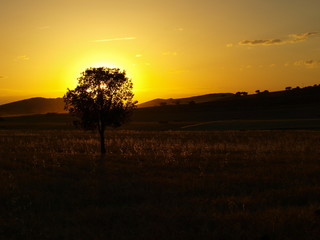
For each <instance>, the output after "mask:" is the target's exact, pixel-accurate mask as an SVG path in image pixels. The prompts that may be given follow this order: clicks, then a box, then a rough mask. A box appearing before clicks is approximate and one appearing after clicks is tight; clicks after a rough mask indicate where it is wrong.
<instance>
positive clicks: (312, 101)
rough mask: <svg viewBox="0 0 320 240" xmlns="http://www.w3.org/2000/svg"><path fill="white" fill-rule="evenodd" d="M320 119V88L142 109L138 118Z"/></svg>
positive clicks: (163, 120)
mask: <svg viewBox="0 0 320 240" xmlns="http://www.w3.org/2000/svg"><path fill="white" fill-rule="evenodd" d="M297 118H320V87H308V88H304V89H293V90H290V91H279V92H270V93H260V94H253V95H247V96H237V95H233V96H232V97H228V98H226V99H221V100H217V101H214V102H206V103H198V104H189V105H165V106H158V107H149V108H140V109H137V110H136V111H135V113H134V117H133V119H134V121H161V122H170V121H199V122H203V121H216V120H233V119H297Z"/></svg>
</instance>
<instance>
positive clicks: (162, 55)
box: [0, 0, 320, 104]
mask: <svg viewBox="0 0 320 240" xmlns="http://www.w3.org/2000/svg"><path fill="white" fill-rule="evenodd" d="M319 9H320V1H318V0H306V1H301V0H269V1H264V0H224V1H220V0H210V1H209V0H197V1H195V0H189V1H185V0H184V1H182V0H162V1H158V2H153V1H149V0H117V1H115V2H111V1H107V0H91V1H87V0H86V1H85V0H77V1H75V0H68V1H65V0H63V1H62V0H46V1H43V0H41V1H40V0H32V1H31V0H29V1H28V0H10V1H5V2H3V3H1V10H2V13H1V15H0V26H1V30H2V34H1V38H0V42H1V44H0V46H1V55H0V83H1V85H0V104H1V103H5V102H9V101H13V100H18V99H23V98H27V97H36V96H42V97H61V96H63V94H64V93H65V92H66V89H67V88H74V87H75V85H76V81H77V77H78V76H80V73H81V72H82V71H84V70H85V68H87V67H90V66H102V65H103V66H107V67H119V68H121V69H125V70H126V71H127V73H128V75H129V76H130V77H131V78H132V80H133V83H134V88H135V90H134V91H135V94H136V99H137V100H139V102H140V103H141V102H144V101H147V100H150V99H153V98H158V97H164V98H167V97H185V96H191V95H200V94H206V93H216V92H237V91H248V92H254V91H255V90H257V89H260V90H265V89H268V90H269V91H273V90H281V89H284V88H285V87H287V86H292V87H295V86H301V87H302V86H307V85H313V84H319V83H320V14H319Z"/></svg>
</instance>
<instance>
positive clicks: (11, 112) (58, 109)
mask: <svg viewBox="0 0 320 240" xmlns="http://www.w3.org/2000/svg"><path fill="white" fill-rule="evenodd" d="M65 112H66V111H65V110H64V102H63V99H62V98H41V97H37V98H30V99H25V100H21V101H17V102H12V103H7V104H3V105H0V116H21V115H33V114H45V113H65Z"/></svg>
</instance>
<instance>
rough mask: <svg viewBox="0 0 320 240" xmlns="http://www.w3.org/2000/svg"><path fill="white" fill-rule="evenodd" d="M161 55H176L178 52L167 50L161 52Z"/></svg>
mask: <svg viewBox="0 0 320 240" xmlns="http://www.w3.org/2000/svg"><path fill="white" fill-rule="evenodd" d="M162 55H165V56H168V55H172V56H177V55H178V53H177V52H170V51H167V52H162Z"/></svg>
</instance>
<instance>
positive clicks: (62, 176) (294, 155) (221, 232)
mask: <svg viewBox="0 0 320 240" xmlns="http://www.w3.org/2000/svg"><path fill="white" fill-rule="evenodd" d="M97 139H98V138H97V135H96V134H95V133H92V132H83V131H77V130H35V129H34V130H1V131H0V160H1V161H0V178H1V179H0V183H1V184H0V192H1V195H0V196H1V198H0V208H1V209H0V212H1V216H0V226H1V228H0V238H1V239H281V240H283V239H299V240H300V239H318V236H319V234H320V216H319V209H320V174H319V173H320V162H319V161H320V159H319V156H320V148H319V145H320V132H318V131H307V130H286V131H284V130H281V131H279V130H272V131H271V130H268V131H262V130H252V131H207V132H198V131H192V132H189V131H162V132H160V131H155V132H152V131H144V132H140V131H127V130H120V131H108V133H107V141H106V142H107V154H106V156H105V157H104V158H102V157H100V155H99V153H98V151H99V144H98V140H97Z"/></svg>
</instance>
